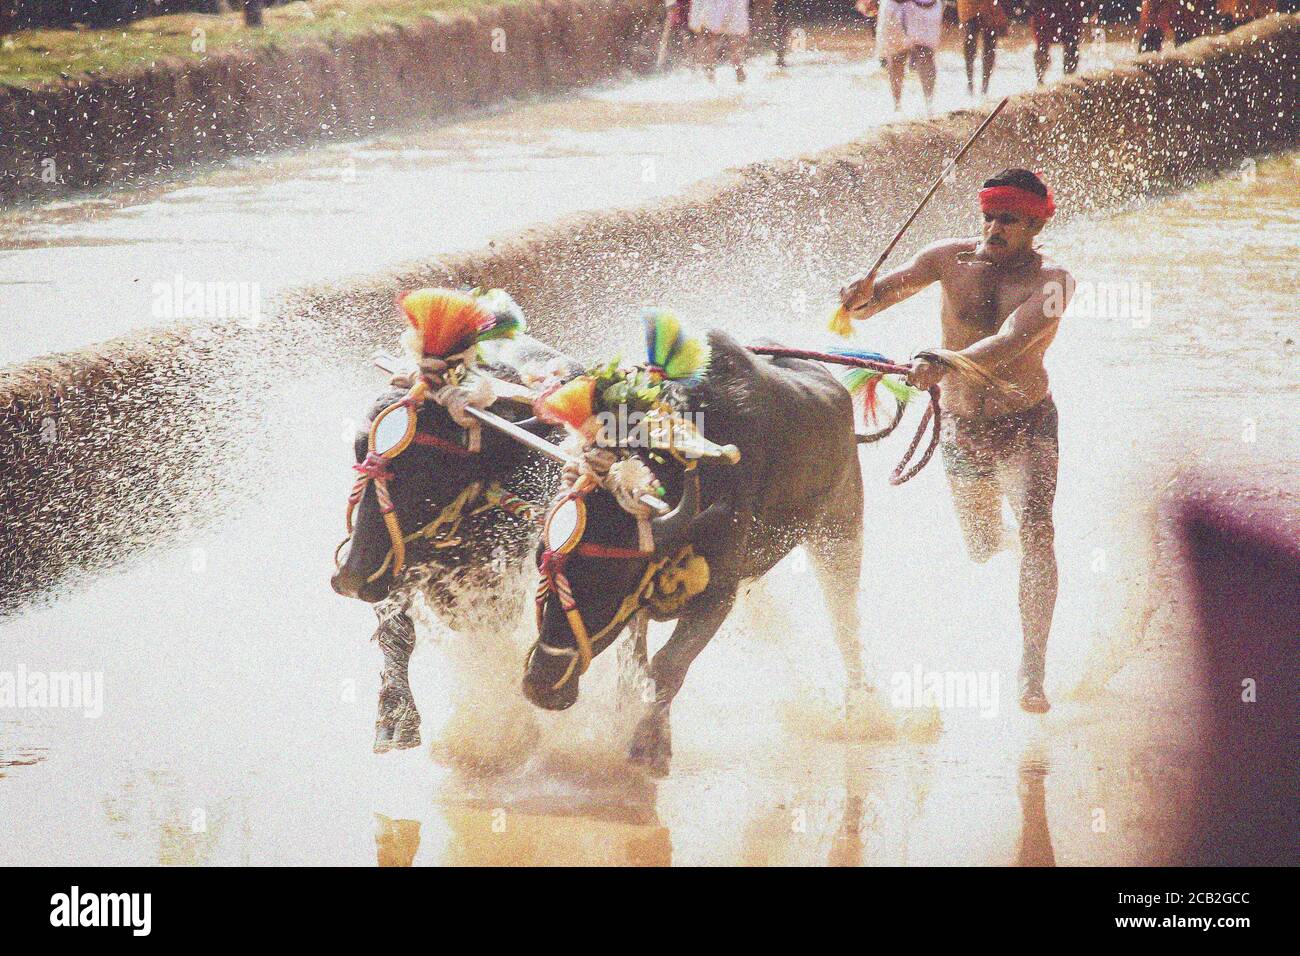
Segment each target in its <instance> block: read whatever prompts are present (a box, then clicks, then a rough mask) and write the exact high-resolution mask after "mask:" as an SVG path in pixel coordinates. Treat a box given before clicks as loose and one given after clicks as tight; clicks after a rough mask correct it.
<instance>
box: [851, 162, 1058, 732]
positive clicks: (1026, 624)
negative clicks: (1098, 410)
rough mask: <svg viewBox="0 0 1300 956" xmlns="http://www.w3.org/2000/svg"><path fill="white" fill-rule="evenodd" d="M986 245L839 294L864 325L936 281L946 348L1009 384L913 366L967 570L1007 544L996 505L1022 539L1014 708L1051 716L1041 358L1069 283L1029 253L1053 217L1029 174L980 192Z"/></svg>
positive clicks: (1005, 175)
mask: <svg viewBox="0 0 1300 956" xmlns="http://www.w3.org/2000/svg"><path fill="white" fill-rule="evenodd" d="M979 200H980V209H981V210H982V211H983V214H984V228H983V235H982V237H981V238H978V239H976V238H970V239H950V240H945V241H943V242H938V243H935V244H934V245H932V246H929V247H927V248H925V249H923V250H921V252H919V253H918V254H917V255H916V257H915V258H914V259H912V261H911V262H909V263H907V264H906V265H904V266H903V267H902V268H900V269H897V270H896V271H894V272H890V273H889V274H887V275H883V276H881V277H880V278H878V279H876V280H875V282H874V283H873V282H872V281H871V279H870V277H864V278H860V279H856V280H854V281H853V282H851V283H850V284H849V285H848V286H846V287H845V288H844V289H842V290H841V291H840V298H841V301H842V302H843V304H844V307H845V308H846V309H858V308H859V307H860V308H861V311H859V312H857V314H856V315H855V316H854V317H855V318H863V319H865V318H867V317H869V316H872V315H875V314H876V313H877V312H880V311H881V310H883V309H887V308H888V307H889V306H891V305H894V304H896V303H898V302H901V301H903V300H904V299H906V298H908V297H910V296H913V295H915V294H916V293H918V292H920V291H921V290H922V289H924V288H926V287H927V286H929V285H930V284H931V283H934V282H938V283H939V285H940V288H941V289H942V291H943V306H942V311H941V315H940V320H941V323H942V328H943V345H944V348H947V349H951V350H954V351H959V352H961V354H962V355H963V356H965V357H966V358H968V359H970V360H971V361H972V362H975V363H976V364H977V365H979V366H981V367H982V368H984V369H985V370H986V371H988V372H991V373H993V374H995V375H997V376H998V377H999V378H1001V379H1002V380H1003V381H1005V382H1008V383H1009V384H1011V385H1012V386H1014V387H1015V388H1016V389H1018V393H1017V394H1015V395H1013V396H1011V397H1007V396H1006V395H1004V394H1001V393H998V392H994V391H992V390H990V389H988V388H987V387H985V386H983V385H980V384H977V383H974V382H972V381H970V380H969V379H966V378H962V377H960V376H958V375H947V374H946V373H947V370H946V369H945V368H944V367H943V366H942V365H939V364H937V363H935V362H929V361H924V360H922V361H918V362H917V363H916V365H915V366H914V367H913V371H912V374H911V378H910V381H911V383H912V384H913V385H914V386H916V387H917V388H929V387H930V386H931V385H935V384H937V383H939V382H941V381H942V382H943V390H942V407H943V429H942V432H941V438H942V441H941V446H942V449H943V463H944V470H945V471H946V472H947V475H948V482H949V485H950V486H951V488H952V494H953V502H954V504H955V505H956V508H957V517H958V522H959V524H960V526H961V531H962V536H963V537H964V539H965V542H966V548H967V550H968V552H969V553H970V556H971V558H972V559H973V560H975V561H977V562H984V561H987V560H988V559H989V558H990V557H992V556H993V555H994V554H996V553H997V552H998V551H1000V550H1001V549H1002V548H1003V547H1004V546H1005V545H1006V544H1007V543H1008V542H1007V538H1008V535H1007V533H1006V531H1005V530H1004V528H1003V524H1002V501H1003V498H1004V497H1005V498H1006V499H1008V500H1009V502H1010V504H1011V508H1012V510H1013V511H1014V512H1015V514H1016V518H1017V521H1018V524H1019V536H1020V550H1021V555H1020V622H1021V629H1022V631H1023V638H1024V645H1023V653H1022V657H1021V662H1020V675H1019V680H1020V686H1019V691H1020V706H1021V707H1022V708H1023V709H1024V710H1027V711H1029V712H1031V713H1044V712H1046V711H1047V710H1048V708H1049V707H1050V704H1049V703H1048V700H1047V695H1046V694H1045V693H1044V692H1043V674H1044V667H1045V657H1046V651H1047V638H1048V635H1049V633H1050V631H1051V628H1052V613H1053V611H1054V610H1055V608H1056V550H1055V543H1054V541H1055V530H1054V528H1053V525H1052V503H1053V501H1054V499H1055V497H1056V465H1057V438H1056V425H1057V419H1056V405H1055V404H1054V403H1053V402H1052V395H1051V390H1050V388H1049V386H1048V380H1047V371H1046V369H1045V368H1044V367H1043V355H1044V353H1046V351H1047V347H1048V346H1049V345H1051V344H1052V339H1053V338H1054V337H1055V336H1056V329H1057V326H1058V324H1059V322H1060V317H1061V313H1062V312H1063V311H1064V309H1065V306H1066V305H1067V304H1068V302H1069V299H1070V296H1071V295H1072V294H1073V292H1074V280H1073V278H1072V277H1071V276H1070V273H1069V272H1067V271H1066V270H1065V269H1063V268H1062V267H1061V266H1059V265H1057V264H1055V263H1053V262H1049V261H1048V260H1046V259H1045V258H1044V257H1043V255H1042V254H1041V253H1040V252H1038V251H1036V250H1035V249H1034V246H1033V243H1034V237H1035V236H1037V235H1038V233H1039V232H1040V231H1041V230H1042V228H1043V225H1044V224H1045V223H1046V222H1047V220H1048V219H1050V218H1051V216H1052V214H1053V213H1054V212H1055V211H1056V207H1055V204H1054V203H1053V200H1052V193H1051V190H1049V189H1048V188H1047V186H1046V185H1045V184H1044V183H1043V181H1042V180H1041V179H1039V177H1038V176H1036V175H1035V174H1034V173H1031V172H1029V171H1028V170H1024V169H1007V170H1004V171H1003V172H1000V173H998V174H997V175H996V176H994V177H993V178H992V179H989V180H987V181H986V182H985V183H984V188H983V189H982V190H980V194H979Z"/></svg>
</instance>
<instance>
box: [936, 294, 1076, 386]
mask: <svg viewBox="0 0 1300 956" xmlns="http://www.w3.org/2000/svg"><path fill="white" fill-rule="evenodd" d="M1073 296H1074V276H1072V275H1070V273H1068V272H1066V271H1065V270H1064V269H1053V270H1051V271H1050V272H1048V273H1045V274H1044V277H1043V283H1042V285H1040V286H1039V287H1038V291H1037V292H1035V293H1034V294H1033V295H1031V296H1030V297H1029V298H1028V299H1026V300H1025V301H1024V302H1023V303H1021V304H1020V306H1018V307H1017V308H1016V310H1015V311H1014V312H1012V313H1011V315H1010V316H1009V317H1008V318H1007V321H1006V322H1005V323H1004V324H1003V326H1002V328H1001V330H999V331H998V332H997V333H996V334H994V335H990V336H988V337H987V338H983V339H980V340H979V341H978V342H976V343H975V344H974V345H971V346H968V347H966V348H964V349H962V350H961V354H962V355H964V356H965V357H966V358H968V359H970V360H971V361H972V362H974V363H975V364H976V365H979V366H980V367H981V368H984V369H986V370H987V371H990V372H995V371H997V370H998V369H999V368H1001V367H1002V366H1003V365H1006V364H1007V363H1008V362H1010V361H1012V360H1013V359H1016V358H1018V357H1019V356H1020V355H1021V354H1023V353H1024V352H1025V351H1026V350H1027V349H1029V348H1031V347H1032V346H1033V345H1034V344H1035V343H1036V342H1038V341H1040V340H1041V339H1042V338H1043V337H1044V336H1050V335H1055V334H1056V327H1057V326H1058V325H1059V324H1060V322H1061V314H1062V313H1063V312H1064V311H1065V307H1066V306H1067V305H1069V304H1070V299H1071V298H1072V297H1073Z"/></svg>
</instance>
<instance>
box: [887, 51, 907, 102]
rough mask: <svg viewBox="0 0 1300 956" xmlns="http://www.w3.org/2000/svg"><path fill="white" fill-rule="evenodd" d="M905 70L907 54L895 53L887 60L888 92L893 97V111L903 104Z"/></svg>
mask: <svg viewBox="0 0 1300 956" xmlns="http://www.w3.org/2000/svg"><path fill="white" fill-rule="evenodd" d="M906 69H907V53H906V52H903V53H896V54H894V55H893V56H891V57H890V58H889V92H890V93H891V94H892V95H893V97H894V109H895V110H897V109H898V108H899V107H900V106H902V104H903V73H904V71H906Z"/></svg>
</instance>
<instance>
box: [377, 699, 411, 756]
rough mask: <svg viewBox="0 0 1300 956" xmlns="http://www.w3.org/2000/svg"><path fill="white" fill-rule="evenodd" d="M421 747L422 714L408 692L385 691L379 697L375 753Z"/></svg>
mask: <svg viewBox="0 0 1300 956" xmlns="http://www.w3.org/2000/svg"><path fill="white" fill-rule="evenodd" d="M418 746H420V712H419V711H418V710H417V709H416V707H415V698H414V697H412V696H411V692H410V691H409V690H408V691H406V692H405V693H404V694H403V693H399V692H393V691H385V692H382V693H380V695H379V719H378V720H376V721H375V753H377V754H385V753H388V751H390V750H410V749H411V748H412V747H418Z"/></svg>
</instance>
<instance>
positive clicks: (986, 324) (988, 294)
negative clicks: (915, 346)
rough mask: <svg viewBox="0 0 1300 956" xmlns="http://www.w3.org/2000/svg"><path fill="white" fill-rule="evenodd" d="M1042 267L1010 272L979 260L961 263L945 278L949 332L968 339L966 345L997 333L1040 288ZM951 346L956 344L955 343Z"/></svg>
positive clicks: (945, 319) (955, 336)
mask: <svg viewBox="0 0 1300 956" xmlns="http://www.w3.org/2000/svg"><path fill="white" fill-rule="evenodd" d="M1040 281H1041V279H1040V270H1039V269H1037V268H1035V269H1033V270H1028V271H1021V272H1018V273H1016V272H1007V271H1004V270H999V269H996V268H994V267H992V266H989V265H986V264H984V263H982V262H979V261H970V262H958V263H955V264H954V265H953V267H952V268H951V269H950V270H949V274H947V275H945V276H944V277H943V324H944V331H945V334H950V335H951V336H953V337H954V338H955V339H965V340H966V341H963V342H961V343H960V344H956V346H955V347H958V348H962V347H964V346H965V345H967V344H969V343H970V342H975V341H978V340H979V339H982V338H985V337H987V336H990V335H994V334H996V333H997V331H998V330H999V329H1001V328H1002V324H1003V323H1004V322H1005V321H1006V320H1007V317H1008V316H1009V315H1011V313H1012V312H1014V311H1015V310H1016V309H1018V308H1019V307H1020V306H1021V305H1023V304H1024V303H1025V302H1026V301H1027V300H1028V299H1029V298H1030V297H1031V296H1033V295H1034V293H1035V292H1036V290H1037V286H1038V284H1039V282H1040ZM949 347H954V346H953V345H952V344H950V345H949Z"/></svg>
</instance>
